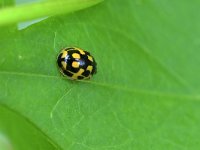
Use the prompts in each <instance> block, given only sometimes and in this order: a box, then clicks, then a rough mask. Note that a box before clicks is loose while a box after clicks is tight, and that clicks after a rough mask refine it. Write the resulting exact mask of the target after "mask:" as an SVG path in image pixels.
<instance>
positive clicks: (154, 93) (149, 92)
mask: <svg viewBox="0 0 200 150" xmlns="http://www.w3.org/2000/svg"><path fill="white" fill-rule="evenodd" d="M0 74H2V75H3V74H4V75H14V76H28V77H37V78H50V79H55V80H60V79H66V77H59V76H53V75H46V74H34V73H25V72H8V71H0ZM67 80H68V79H67ZM75 82H76V81H75ZM77 82H83V83H88V84H93V85H95V86H99V87H106V88H110V89H114V90H121V91H125V92H130V93H137V94H145V95H151V96H159V97H168V98H176V99H180V100H188V101H200V95H189V94H187V95H186V94H183V95H180V94H173V93H166V92H160V91H153V90H143V89H138V88H128V87H123V86H121V85H111V84H106V83H99V82H94V81H87V80H77Z"/></svg>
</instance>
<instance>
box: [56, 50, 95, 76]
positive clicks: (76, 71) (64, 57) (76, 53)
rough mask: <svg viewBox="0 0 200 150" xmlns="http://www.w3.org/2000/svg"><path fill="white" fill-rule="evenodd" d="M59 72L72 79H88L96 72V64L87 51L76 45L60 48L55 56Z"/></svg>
mask: <svg viewBox="0 0 200 150" xmlns="http://www.w3.org/2000/svg"><path fill="white" fill-rule="evenodd" d="M57 63H58V67H59V69H60V72H61V73H62V74H63V75H64V76H67V77H69V78H70V79H72V80H82V79H89V78H91V77H92V75H93V74H95V73H96V72H97V67H96V66H97V64H96V62H95V60H94V57H92V56H91V55H90V53H89V52H87V51H84V50H82V49H80V48H77V47H68V48H64V49H62V51H61V52H60V54H59V55H58V58H57Z"/></svg>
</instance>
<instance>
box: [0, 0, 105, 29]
mask: <svg viewBox="0 0 200 150" xmlns="http://www.w3.org/2000/svg"><path fill="white" fill-rule="evenodd" d="M101 1H103V0H56V1H52V0H49V1H45V2H41V3H32V4H24V5H20V6H15V7H8V8H4V9H1V10H0V16H1V17H0V26H3V25H8V24H12V23H18V22H21V21H27V20H31V19H35V18H39V17H44V16H51V15H58V14H64V13H65V14H67V13H71V12H75V11H78V10H81V9H84V8H87V7H90V6H93V5H95V4H98V3H99V2H101Z"/></svg>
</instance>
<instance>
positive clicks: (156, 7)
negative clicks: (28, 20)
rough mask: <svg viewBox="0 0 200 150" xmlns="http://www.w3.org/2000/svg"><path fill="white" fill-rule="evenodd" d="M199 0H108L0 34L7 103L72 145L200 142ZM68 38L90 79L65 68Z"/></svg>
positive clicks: (1, 96)
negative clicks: (61, 63)
mask: <svg viewBox="0 0 200 150" xmlns="http://www.w3.org/2000/svg"><path fill="white" fill-rule="evenodd" d="M199 3H200V2H199V1H197V0H195V1H193V3H191V2H189V1H187V0H183V1H182V3H180V2H179V1H178V0H174V1H173V2H169V1H167V0H163V1H159V0H135V1H133V0H124V1H123V2H122V1H120V0H109V1H105V2H103V3H102V4H99V5H97V6H95V7H92V8H89V9H86V10H83V11H80V12H76V13H74V14H70V15H63V16H59V17H58V16H57V17H51V18H49V19H46V20H45V21H42V22H40V23H37V24H35V25H32V26H31V27H29V28H27V29H25V30H22V31H20V32H15V33H9V34H7V35H4V36H2V35H0V36H1V40H0V47H1V51H0V54H1V55H0V80H1V84H0V103H1V104H3V105H6V106H7V107H9V108H10V109H13V110H15V111H17V112H19V113H20V114H21V115H22V116H24V117H26V118H28V119H29V120H30V121H31V122H32V123H33V124H34V125H36V126H37V127H38V128H39V129H40V130H41V131H42V132H43V133H45V134H46V135H47V136H48V137H49V138H51V139H52V140H53V141H54V143H56V144H57V145H59V146H60V147H61V148H62V149H66V150H67V149H72V150H76V149H77V150H78V149H83V150H90V149H94V150H121V149H127V150H129V149H130V150H132V149H154V150H160V149H166V150H168V149H174V150H178V149H180V150H183V149H189V148H190V149H199V147H200V143H199V140H198V139H199V138H200V135H199V125H200V118H199V116H200V111H199V100H200V97H199V89H200V80H199V78H200V77H199V72H200V71H199V65H198V64H200V60H199V56H198V55H199V52H198V47H199V34H200V29H199V23H200V22H199V19H198V18H199V17H200V16H199V15H198V14H200V13H198V12H199V9H198V6H199ZM2 37H4V38H2ZM68 46H78V47H81V48H83V49H85V50H88V51H90V52H91V53H92V55H93V56H94V57H95V59H96V61H97V64H98V71H97V74H96V75H95V76H94V77H93V78H92V79H91V80H90V81H80V82H79V81H77V82H76V81H70V80H67V79H64V78H63V77H62V75H60V73H59V71H58V68H57V65H56V57H57V55H58V53H59V51H60V50H61V49H62V48H64V47H68ZM41 131H40V132H41Z"/></svg>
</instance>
